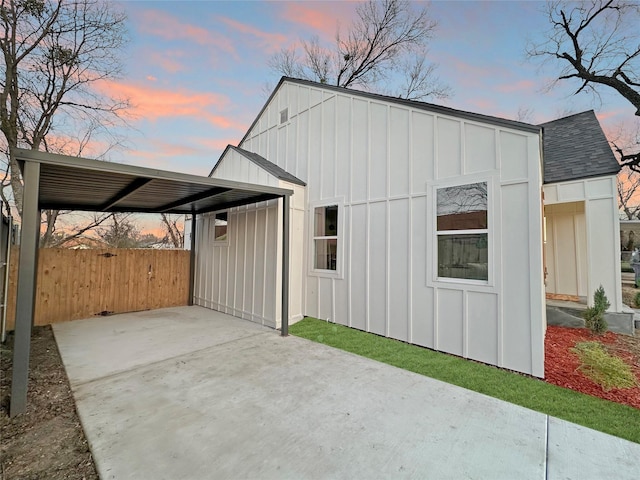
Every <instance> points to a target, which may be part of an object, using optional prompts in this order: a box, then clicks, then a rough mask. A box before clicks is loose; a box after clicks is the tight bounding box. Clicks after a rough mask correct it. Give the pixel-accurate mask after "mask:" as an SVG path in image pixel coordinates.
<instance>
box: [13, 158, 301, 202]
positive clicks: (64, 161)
mask: <svg viewBox="0 0 640 480" xmlns="http://www.w3.org/2000/svg"><path fill="white" fill-rule="evenodd" d="M15 154H16V158H17V160H18V162H19V163H20V165H21V168H24V163H25V162H26V161H29V162H36V163H39V164H40V182H39V187H38V193H39V195H38V207H39V208H40V209H56V210H82V211H92V212H147V213H178V214H194V213H195V214H198V213H206V212H212V211H216V210H224V209H226V208H231V207H236V206H240V205H247V204H251V203H256V202H261V201H264V200H270V199H273V198H279V197H283V196H286V195H291V193H293V192H292V191H291V190H287V189H282V188H276V187H269V186H262V185H252V184H247V183H241V182H233V181H228V180H219V179H214V178H208V177H201V176H197V175H188V174H184V173H178V172H169V171H166V170H156V169H152V168H145V167H137V166H132V165H124V164H120V163H112V162H104V161H99V160H90V159H86V158H78V157H69V156H64V155H51V154H48V153H44V152H36V151H33V150H24V149H15Z"/></svg>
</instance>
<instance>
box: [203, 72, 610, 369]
mask: <svg viewBox="0 0 640 480" xmlns="http://www.w3.org/2000/svg"><path fill="white" fill-rule="evenodd" d="M587 113H589V112H587ZM591 115H592V113H591ZM594 119H595V117H594ZM596 123H597V121H596ZM549 125H550V126H549ZM552 127H553V125H552V124H547V126H544V125H543V126H535V125H529V124H525V123H521V122H515V121H510V120H505V119H501V118H496V117H491V116H486V115H479V114H475V113H470V112H464V111H459V110H454V109H451V108H445V107H441V106H437V105H431V104H427V103H421V102H412V101H406V100H401V99H397V98H392V97H386V96H381V95H374V94H370V93H365V92H359V91H355V90H348V89H344V88H339V87H333V86H329V85H324V84H319V83H315V82H310V81H305V80H297V79H291V78H282V80H281V81H280V83H279V84H278V85H277V87H276V89H275V91H274V92H273V94H272V95H271V97H270V98H269V99H268V101H267V102H266V104H265V106H264V108H263V109H262V111H261V112H260V113H259V115H258V116H257V118H256V120H255V121H254V123H253V124H252V125H251V127H250V128H249V131H248V132H247V133H246V135H245V136H244V138H243V139H242V140H241V141H240V143H239V145H238V147H233V146H229V147H227V149H226V150H225V151H224V153H223V154H222V156H221V157H220V159H219V160H218V162H217V163H216V165H215V167H214V168H213V170H212V172H211V175H210V176H212V177H215V178H219V179H227V180H235V181H241V182H248V183H257V184H263V185H269V186H280V187H286V188H287V189H290V190H293V191H294V195H293V196H292V198H291V209H290V214H291V215H290V218H291V223H290V229H289V232H288V234H289V236H290V242H291V249H290V257H289V260H290V292H289V312H290V316H289V322H295V321H297V320H299V319H301V318H302V317H303V316H312V317H317V318H321V319H328V320H330V321H332V322H337V323H340V324H344V325H348V326H351V327H354V328H357V329H361V330H365V331H368V332H373V333H376V334H379V335H384V336H388V337H392V338H396V339H399V340H402V341H406V342H410V343H414V344H417V345H422V346H425V347H429V348H432V349H435V350H439V351H443V352H448V353H452V354H455V355H459V356H462V357H465V358H471V359H475V360H479V361H481V362H485V363H489V364H493V365H498V366H501V367H505V368H508V369H512V370H516V371H519V372H524V373H528V374H531V375H535V376H538V377H542V376H544V334H545V328H546V320H545V283H544V270H545V267H544V253H543V250H544V247H543V245H544V244H543V238H544V234H543V204H542V189H543V180H544V178H543V152H542V151H541V149H542V146H543V142H542V138H543V132H544V131H545V130H546V129H547V128H549V130H553V128H552ZM598 129H599V126H598ZM569 130H571V129H569ZM577 135H578V134H576V135H574V137H576V136H577ZM567 141H568V142H572V145H574V146H575V145H579V143H580V141H581V139H579V138H568V139H567ZM546 149H547V144H546V142H545V150H546ZM609 154H610V155H611V153H610V152H609ZM545 156H546V153H545ZM611 158H613V157H612V156H611ZM614 161H615V159H614ZM616 165H617V164H616ZM587 168H588V167H587V166H585V167H584V169H587ZM545 172H546V170H545ZM576 183H578V184H579V186H576V185H575V184H576ZM612 188H613V183H612V180H611V178H609V177H606V178H604V179H587V180H580V181H578V180H576V179H575V178H569V179H564V178H561V179H560V182H559V183H554V184H544V192H545V199H546V200H545V202H546V203H547V204H548V205H549V207H551V208H550V210H549V213H550V214H552V215H554V216H553V220H552V222H551V223H549V222H547V235H549V231H550V230H553V235H558V236H559V235H561V234H564V231H565V230H566V228H565V227H564V223H563V221H562V220H560V217H561V215H560V213H559V212H560V210H562V209H564V208H565V207H566V208H569V207H571V208H573V209H574V211H573V213H572V215H573V218H575V219H577V220H575V224H576V225H577V224H578V223H579V222H580V220H579V219H580V218H582V219H583V224H584V225H585V227H584V229H583V230H580V231H579V229H576V230H575V232H576V235H574V237H573V240H574V244H576V245H582V246H584V247H585V248H584V249H583V250H581V251H580V254H579V255H582V256H576V257H575V258H576V261H575V266H574V268H575V270H576V272H578V271H579V274H578V276H579V278H580V279H581V280H580V281H581V282H582V283H580V285H581V286H582V287H583V290H577V292H578V294H580V295H586V293H588V292H589V291H591V290H593V289H594V286H596V287H597V285H598V284H600V283H603V284H604V285H605V289H607V293H608V294H611V295H614V297H615V301H614V302H612V303H613V305H614V307H613V308H618V307H619V306H620V307H621V299H620V298H619V297H620V291H619V286H618V287H617V288H618V290H615V287H614V284H615V282H616V281H617V280H618V279H619V269H618V270H617V271H618V273H617V275H618V277H616V273H615V272H613V270H614V269H615V267H614V264H615V262H614V260H615V258H614V257H615V255H616V249H619V241H614V240H615V238H613V236H615V232H617V228H615V227H614V226H613V225H609V223H612V222H614V220H615V221H617V216H615V215H614V216H613V219H612V218H610V217H611V215H609V214H610V213H613V211H614V204H615V198H614V195H613V192H614V190H612ZM580 194H581V195H582V196H580ZM281 201H282V200H272V201H269V202H262V203H259V204H256V205H251V206H246V207H238V208H231V209H229V210H228V211H223V212H216V213H212V214H208V215H204V216H201V217H199V218H198V220H197V222H198V225H197V228H196V279H195V288H194V302H195V303H196V304H199V305H203V306H205V307H209V308H213V309H216V310H220V311H223V312H226V313H229V314H232V315H235V316H238V317H242V318H245V319H249V320H252V321H255V322H259V323H262V324H264V325H269V326H272V327H275V328H278V327H279V326H280V325H281V320H282V319H281V306H280V303H279V301H278V299H279V298H280V295H281V292H280V291H279V289H280V285H281V282H280V280H281V268H280V266H281V261H282V250H281V249H280V248H279V245H280V244H281V242H282V235H283V228H282V222H281V218H280V217H281V215H282V213H281V209H280V208H278V203H277V202H281ZM580 205H582V210H580V208H581V207H580ZM556 209H557V210H556ZM552 210H553V211H552ZM591 214H593V215H604V218H605V221H606V222H608V223H607V224H604V225H602V226H600V225H599V224H597V223H596V222H593V221H591V220H589V219H590V215H591ZM576 228H577V227H576ZM610 228H611V230H612V232H611V235H610V236H611V237H612V238H611V239H609V238H608V237H606V236H605V237H598V236H597V235H596V232H597V231H601V230H602V231H605V230H606V231H607V232H608V231H609V229H610ZM607 235H609V234H608V233H607ZM554 238H555V237H554ZM609 240H611V242H610V245H609ZM580 242H582V243H580ZM551 255H552V256H557V257H558V260H557V261H556V263H555V264H554V269H553V270H552V271H550V272H549V275H550V276H551V277H552V278H553V282H555V283H553V285H554V288H557V289H561V288H564V287H560V285H564V284H563V283H562V282H563V277H562V276H563V273H562V269H561V268H559V267H564V265H563V264H562V261H564V253H563V252H561V251H560V249H556V250H555V251H553V252H552V253H551ZM577 255H578V254H577ZM598 255H601V256H602V258H605V257H606V260H605V261H603V262H600V263H597V264H595V265H594V266H589V267H586V268H583V265H585V263H584V262H586V265H591V264H590V263H589V262H590V260H591V258H592V256H596V257H597V256H598ZM554 258H555V257H554ZM585 259H586V260H585ZM608 262H609V263H608ZM556 265H557V267H558V268H555V266H556ZM580 275H582V276H580ZM618 284H619V282H618ZM609 288H611V289H609Z"/></svg>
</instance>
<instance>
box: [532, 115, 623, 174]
mask: <svg viewBox="0 0 640 480" xmlns="http://www.w3.org/2000/svg"><path fill="white" fill-rule="evenodd" d="M540 126H541V127H542V132H543V133H542V138H543V155H544V156H543V158H544V162H543V163H544V183H555V182H564V181H568V180H577V179H579V178H589V177H599V176H603V175H616V174H617V173H618V172H619V171H620V164H619V163H618V161H617V160H616V157H615V156H614V155H613V152H612V151H611V147H610V146H609V142H608V141H607V138H606V137H605V135H604V132H603V131H602V128H601V127H600V123H599V122H598V119H597V118H596V115H595V113H594V111H593V110H589V111H586V112H582V113H577V114H575V115H571V116H569V117H564V118H559V119H558V120H553V121H551V122H547V123H543V124H541V125H540Z"/></svg>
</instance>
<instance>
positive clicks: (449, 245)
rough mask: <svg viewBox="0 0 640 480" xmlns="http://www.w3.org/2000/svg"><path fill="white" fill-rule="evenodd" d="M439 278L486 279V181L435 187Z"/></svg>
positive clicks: (487, 247)
mask: <svg viewBox="0 0 640 480" xmlns="http://www.w3.org/2000/svg"><path fill="white" fill-rule="evenodd" d="M436 197H437V199H436V203H437V212H436V215H437V237H438V277H443V278H461V279H465V280H482V281H487V280H488V279H489V273H488V270H489V261H488V252H489V246H488V229H487V182H479V183H470V184H466V185H457V186H454V187H445V188H438V189H437V193H436Z"/></svg>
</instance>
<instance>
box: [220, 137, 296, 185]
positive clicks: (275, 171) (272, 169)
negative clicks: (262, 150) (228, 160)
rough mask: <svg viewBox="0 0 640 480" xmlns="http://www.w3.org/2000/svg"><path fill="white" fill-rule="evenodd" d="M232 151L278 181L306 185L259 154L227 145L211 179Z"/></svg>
mask: <svg viewBox="0 0 640 480" xmlns="http://www.w3.org/2000/svg"><path fill="white" fill-rule="evenodd" d="M230 149H231V150H235V151H236V152H238V153H239V154H240V155H242V156H243V157H245V158H246V159H248V160H250V161H251V162H253V163H255V164H256V165H257V166H258V167H260V168H262V169H263V170H265V171H266V172H268V173H270V174H271V175H273V176H274V177H276V178H277V179H278V180H283V181H285V182H289V183H293V184H296V185H302V186H305V185H306V183H305V182H303V181H302V180H300V179H299V178H298V177H295V176H293V175H291V174H290V173H289V172H287V171H286V170H284V169H283V168H281V167H279V166H278V165H276V164H275V163H273V162H270V161H269V160H267V159H266V158H264V157H262V156H260V155H258V154H257V153H253V152H249V151H248V150H245V149H244V148H240V147H234V146H233V145H227V148H225V149H224V152H222V155H220V158H219V159H218V161H217V162H216V164H215V166H214V167H213V169H212V170H211V172H210V173H209V177H211V175H213V172H215V171H216V169H217V168H218V166H219V165H220V161H221V160H222V159H223V158H224V156H225V154H226V153H227V151H229V150H230Z"/></svg>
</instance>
